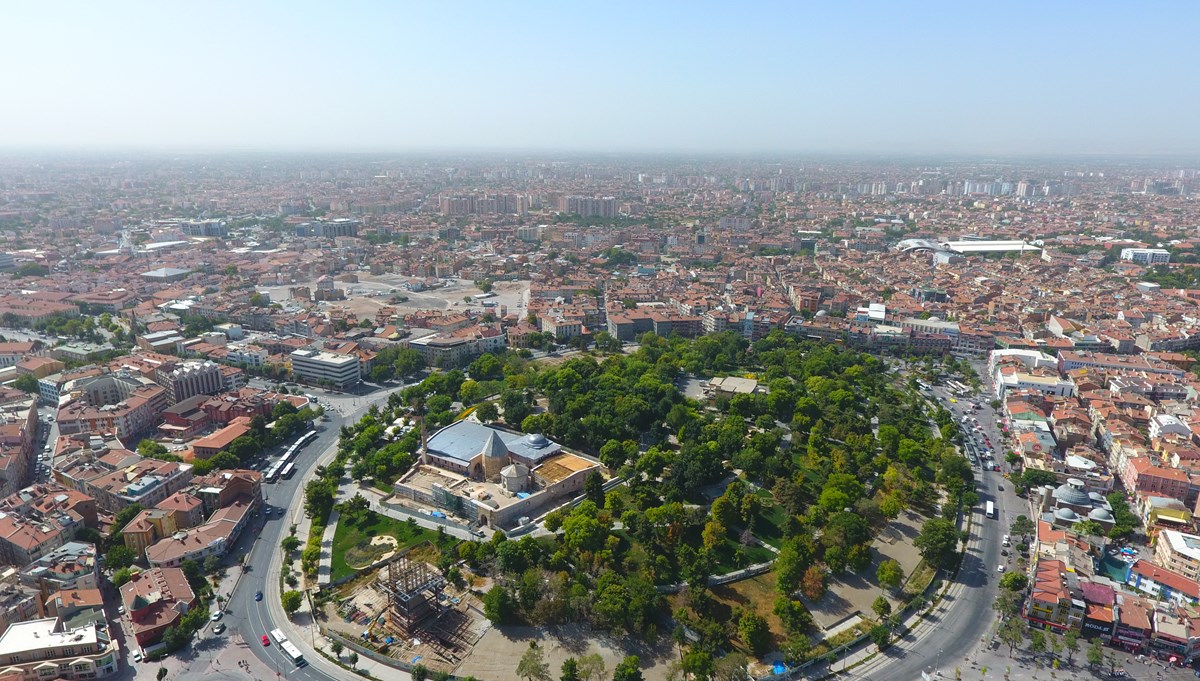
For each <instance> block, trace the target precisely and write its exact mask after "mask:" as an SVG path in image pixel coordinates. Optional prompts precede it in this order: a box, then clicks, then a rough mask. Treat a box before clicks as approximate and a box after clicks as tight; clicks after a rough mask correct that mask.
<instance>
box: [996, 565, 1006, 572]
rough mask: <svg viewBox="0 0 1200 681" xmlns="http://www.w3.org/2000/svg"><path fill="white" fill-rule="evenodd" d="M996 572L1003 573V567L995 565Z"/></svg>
mask: <svg viewBox="0 0 1200 681" xmlns="http://www.w3.org/2000/svg"><path fill="white" fill-rule="evenodd" d="M996 572H1004V566H1003V565H997V566H996Z"/></svg>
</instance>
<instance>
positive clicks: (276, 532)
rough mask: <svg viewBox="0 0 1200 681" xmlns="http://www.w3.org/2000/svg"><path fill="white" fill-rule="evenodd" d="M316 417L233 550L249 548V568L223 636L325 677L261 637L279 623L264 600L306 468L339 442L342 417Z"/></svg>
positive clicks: (298, 672) (274, 588)
mask: <svg viewBox="0 0 1200 681" xmlns="http://www.w3.org/2000/svg"><path fill="white" fill-rule="evenodd" d="M385 399H386V397H385ZM316 423H317V424H319V425H323V426H324V427H325V429H324V431H322V432H321V433H320V434H319V435H318V436H317V438H316V439H315V440H313V441H312V442H310V443H309V444H308V445H307V446H306V447H304V449H302V450H301V451H300V453H299V454H298V455H297V457H296V469H297V471H299V472H298V473H297V474H296V475H294V476H293V477H292V478H291V479H290V480H279V481H278V482H276V483H274V484H265V485H264V489H263V495H264V497H265V499H266V503H265V507H266V508H268V509H270V510H271V511H272V513H271V514H270V516H269V517H265V516H263V515H260V516H259V517H258V518H257V519H256V522H257V524H256V525H252V526H251V527H249V528H247V529H246V531H244V532H243V533H242V536H241V538H240V539H239V541H238V544H237V549H236V550H235V551H233V552H231V553H232V554H234V555H240V554H243V553H245V552H247V551H249V554H248V556H247V559H246V565H247V566H249V571H248V572H244V573H243V574H242V577H241V580H240V581H239V582H238V584H237V587H236V588H235V589H234V591H233V596H232V598H230V600H229V604H228V607H227V610H228V612H227V614H226V615H225V617H224V619H223V621H224V622H225V626H226V627H227V630H226V631H225V633H224V634H223V636H227V637H233V636H237V637H240V638H241V640H242V641H244V642H245V643H246V644H247V645H246V648H245V649H244V650H247V651H248V652H249V653H250V654H252V655H254V656H255V657H258V658H259V659H260V660H262V661H263V662H265V663H266V664H267V665H268V666H269V667H270V668H272V669H274V670H276V671H277V672H278V673H279V674H281V675H282V676H286V677H287V678H291V679H309V680H311V681H324V680H326V679H329V678H333V677H330V676H327V675H325V674H323V673H321V672H320V671H318V670H316V669H314V668H313V666H312V664H311V661H310V665H309V666H307V667H303V668H299V669H297V668H296V666H295V665H294V664H292V661H291V660H290V659H289V658H288V657H287V656H286V655H285V654H284V653H283V651H282V650H281V649H280V648H279V646H277V645H276V644H275V642H274V641H271V645H269V646H264V645H262V643H261V639H262V637H263V635H264V634H268V635H269V634H270V632H271V630H272V629H275V628H277V627H278V625H277V624H275V617H274V615H273V613H271V612H270V611H269V610H268V606H269V605H270V603H269V602H268V600H267V599H268V598H271V597H274V598H275V599H276V600H275V602H276V603H278V599H279V570H278V568H277V567H276V568H275V569H271V568H272V567H273V566H277V565H278V563H279V561H277V560H276V561H273V560H272V559H273V558H275V557H276V554H277V553H278V552H279V544H280V542H281V541H283V538H284V537H286V536H287V533H288V529H289V527H290V526H291V524H292V523H293V522H298V518H295V519H294V514H295V513H302V512H303V486H304V480H305V479H307V477H308V472H309V471H310V470H311V469H312V467H313V466H314V465H315V464H316V462H317V460H318V459H319V458H320V457H321V456H322V455H323V454H324V453H325V452H326V450H328V449H329V448H330V447H336V446H337V439H338V432H339V431H340V430H341V426H342V423H343V420H342V418H341V417H340V416H339V415H337V414H330V417H329V420H328V421H324V422H322V421H317V422H316ZM278 455H279V453H278V452H277V453H276V454H275V456H273V457H271V458H272V459H275V458H277V457H278ZM293 504H295V506H293ZM281 511H282V512H281ZM259 591H261V592H262V593H263V600H261V601H255V600H254V595H255V593H256V592H259ZM343 675H344V676H346V677H349V676H350V674H349V673H347V672H343Z"/></svg>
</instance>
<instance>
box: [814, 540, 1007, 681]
mask: <svg viewBox="0 0 1200 681" xmlns="http://www.w3.org/2000/svg"><path fill="white" fill-rule="evenodd" d="M977 528H978V525H976V524H972V525H971V536H970V539H969V540H968V541H967V545H966V547H965V549H964V551H963V553H964V554H966V553H968V552H971V551H973V550H975V549H977V548H978V547H979V544H980V543H981V542H982V539H981V538H980V534H979V532H978V531H977ZM935 579H936V577H935ZM966 590H967V586H966V585H965V584H963V583H962V582H959V581H957V580H955V581H952V582H949V583H948V584H947V585H946V587H945V588H943V589H942V591H941V593H939V594H935V595H934V596H933V598H935V599H938V604H937V606H936V607H935V608H934V609H933V611H932V612H930V613H929V616H926V615H925V613H926V610H921V611H919V612H914V613H911V614H910V615H909V616H908V618H907V619H906V620H905V621H904V624H903V629H902V630H901V631H902V634H901V635H900V636H899V637H897V638H896V639H895V640H894V641H893V642H892V646H891V649H893V650H900V651H905V652H909V651H913V650H916V649H918V648H919V647H920V646H921V641H922V640H924V639H925V638H926V637H927V636H928V635H929V634H932V633H934V631H935V630H937V628H938V626H939V623H940V622H941V619H942V618H941V615H942V614H943V613H945V611H946V610H947V608H949V607H952V604H953V603H955V602H957V600H958V597H959V596H960V595H961V594H962V593H963V592H964V591H966ZM989 615H990V613H989ZM891 662H892V659H891V658H890V657H889V656H887V655H880V654H879V649H878V647H877V646H876V645H875V644H874V643H872V642H871V641H870V639H868V640H866V641H864V642H863V643H862V644H860V645H859V647H858V648H857V649H856V650H854V651H853V652H851V653H849V654H848V655H846V656H844V657H842V658H839V659H838V660H837V662H835V663H834V664H833V665H831V666H829V667H826V666H825V665H822V664H819V663H818V664H815V665H813V666H812V667H809V668H808V669H806V670H805V673H803V674H802V676H801V678H823V677H825V676H831V675H838V674H849V675H850V676H864V675H867V674H869V673H871V672H874V671H877V670H879V669H881V668H883V667H885V666H887V665H889V664H891Z"/></svg>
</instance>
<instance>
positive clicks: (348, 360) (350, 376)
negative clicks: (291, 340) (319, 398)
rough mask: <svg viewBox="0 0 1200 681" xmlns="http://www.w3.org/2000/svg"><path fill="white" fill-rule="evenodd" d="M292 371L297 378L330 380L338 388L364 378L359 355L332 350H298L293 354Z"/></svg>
mask: <svg viewBox="0 0 1200 681" xmlns="http://www.w3.org/2000/svg"><path fill="white" fill-rule="evenodd" d="M291 360H292V373H293V374H295V375H296V377H297V378H301V379H304V380H306V381H311V382H313V383H320V382H322V381H328V382H329V383H332V384H333V385H334V386H336V387H338V388H345V387H347V386H351V385H354V384H355V383H358V382H359V381H360V380H361V379H362V374H361V373H360V372H359V368H358V357H355V356H354V355H335V354H334V353H332V352H318V351H316V350H296V351H295V352H293V353H292V354H291Z"/></svg>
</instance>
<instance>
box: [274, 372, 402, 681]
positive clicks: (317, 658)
mask: <svg viewBox="0 0 1200 681" xmlns="http://www.w3.org/2000/svg"><path fill="white" fill-rule="evenodd" d="M381 399H384V400H386V399H387V396H386V394H385V395H384V396H383V397H382V398H381ZM369 406H370V405H369V404H368V405H366V406H364V407H362V408H361V409H359V410H357V411H355V412H353V413H352V414H349V415H347V417H346V418H347V420H352V419H357V417H358V416H360V415H361V414H362V413H364V412H366V410H367V408H368V407H369ZM336 456H337V445H336V444H334V445H333V446H331V447H330V448H329V449H328V450H326V451H325V453H324V454H322V456H321V457H320V458H319V459H318V460H317V462H316V463H315V464H314V465H313V468H312V469H310V473H309V475H310V476H311V470H315V469H316V467H317V466H328V465H330V464H331V463H332V461H333V459H334V458H335V457H336ZM336 501H338V502H340V501H342V499H337V500H336ZM336 514H337V511H334V512H333V514H331V517H330V521H331V522H330V523H329V524H328V525H327V526H326V529H325V535H324V536H323V537H322V543H321V562H320V565H324V566H325V569H326V571H328V569H329V568H328V565H329V562H330V560H331V552H332V547H333V534H332V533H333V531H335V529H336V527H337V524H336V522H335V520H336V518H335V516H336ZM289 515H290V517H291V522H292V523H294V524H295V525H296V538H297V539H299V540H300V543H301V545H304V544H306V543H307V542H308V537H309V534H311V532H312V520H311V519H310V518H308V517H307V516H306V515H305V514H304V495H303V494H299V495H297V496H296V498H294V499H292V505H291V508H290V509H289ZM327 544H328V545H327ZM299 562H300V561H299V560H298V559H297V560H294V561H293V566H292V569H293V571H295V572H296V573H299V572H300V565H299ZM269 569H270V571H271V572H270V573H271V574H272V575H275V574H280V572H281V571H282V569H283V552H282V551H281V550H279V548H278V547H273V550H272V552H271V563H270V567H269ZM319 573H320V566H318V575H319ZM313 586H316V585H312V584H308V585H306V587H307V588H311V587H313ZM263 602H264V603H266V605H267V608H268V609H269V610H270V612H271V619H272V620H274V621H275V623H276V624H277V625H278V626H279V628H280V629H282V630H283V632H284V634H285V635H287V637H288V640H289V641H291V642H292V644H293V645H295V646H296V647H297V648H299V649H300V652H301V654H303V655H304V659H305V660H307V661H308V663H309V665H311V666H312V667H314V668H315V669H316V670H318V671H320V672H321V673H323V674H325V675H327V676H331V677H333V678H350V675H351V673H352V672H350V671H348V670H346V669H343V668H342V667H339V666H337V665H335V664H334V663H333V662H331V661H330V660H328V659H326V658H325V655H329V656H331V657H332V656H333V653H332V652H331V651H330V650H329V642H328V641H327V640H326V639H325V637H324V636H322V635H321V632H320V630H319V628H318V626H317V624H316V621H315V619H314V617H313V613H312V611H311V609H310V607H309V604H310V601H309V599H307V598H306V599H304V602H303V604H302V605H301V606H300V609H299V610H298V611H297V612H296V614H295V615H293V616H292V617H290V618H289V617H288V616H287V614H286V613H285V612H284V611H283V604H282V603H281V601H280V589H279V582H278V581H277V580H274V579H270V580H267V590H266V594H264V598H263ZM317 649H320V650H321V651H323V652H324V655H323V654H322V653H318V652H316V651H317ZM347 657H349V652H347V651H343V652H342V659H343V660H345V659H346V658H347ZM355 669H357V670H360V671H363V672H365V673H367V674H369V675H371V676H372V677H375V678H377V679H381V680H382V681H412V677H411V676H410V675H409V674H408V672H404V671H401V670H399V669H396V668H394V667H389V666H388V665H385V664H381V663H379V662H376V661H374V660H371V659H369V658H367V657H366V656H363V655H360V656H359V659H358V664H357V665H356V666H355ZM262 678H263V677H259V681H262Z"/></svg>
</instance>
